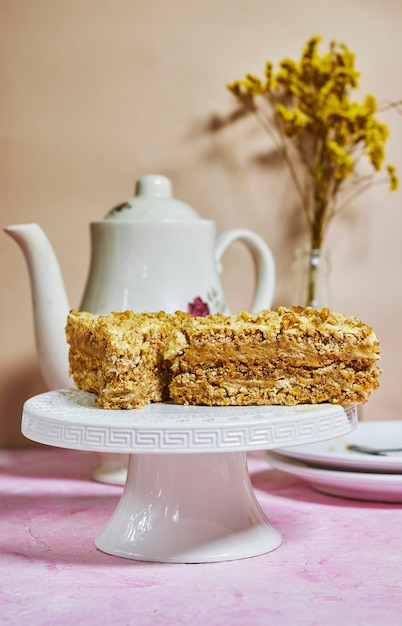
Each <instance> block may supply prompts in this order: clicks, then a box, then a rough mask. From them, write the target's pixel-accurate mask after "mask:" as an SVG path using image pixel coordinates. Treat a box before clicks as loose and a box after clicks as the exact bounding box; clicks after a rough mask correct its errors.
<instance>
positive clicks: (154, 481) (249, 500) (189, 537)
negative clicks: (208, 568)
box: [95, 452, 281, 563]
mask: <svg viewBox="0 0 402 626" xmlns="http://www.w3.org/2000/svg"><path fill="white" fill-rule="evenodd" d="M280 544H281V535H280V533H279V532H278V531H277V530H276V529H275V528H274V527H273V526H272V525H271V524H270V522H269V521H268V520H267V518H266V517H265V515H264V513H263V511H262V510H261V508H260V506H259V504H258V502H257V500H256V498H255V495H254V491H253V488H252V486H251V483H250V478H249V473H248V468H247V459H246V453H245V452H228V453H225V452H222V453H207V454H203V453H197V454H132V455H130V459H129V467H128V474H127V482H126V485H125V488H124V492H123V495H122V497H121V499H120V502H119V505H118V506H117V509H116V510H115V512H114V514H113V516H112V517H111V519H110V520H109V522H108V523H107V524H106V526H105V527H104V529H103V530H102V531H101V532H100V533H99V534H98V536H97V537H96V539H95V545H96V547H97V548H99V549H100V550H102V551H103V552H107V553H108V554H112V555H114V556H121V557H125V558H128V559H136V560H140V561H161V562H163V563H206V562H215V561H227V560H234V559H241V558H246V557H251V556H257V555H259V554H264V553H265V552H270V551H271V550H274V549H275V548H277V547H278V546H279V545H280Z"/></svg>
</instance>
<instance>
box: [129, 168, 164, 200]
mask: <svg viewBox="0 0 402 626" xmlns="http://www.w3.org/2000/svg"><path fill="white" fill-rule="evenodd" d="M135 195H136V196H141V197H144V196H145V197H147V198H171V197H172V183H171V182H170V180H169V178H166V176H161V175H159V174H149V175H148V176H142V177H141V178H140V179H139V180H138V181H137V184H136V188H135Z"/></svg>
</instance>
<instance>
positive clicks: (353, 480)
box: [266, 452, 402, 504]
mask: <svg viewBox="0 0 402 626" xmlns="http://www.w3.org/2000/svg"><path fill="white" fill-rule="evenodd" d="M266 457H267V459H268V462H269V464H270V465H271V466H272V467H275V468H276V469H280V470H282V471H283V472H286V473H288V474H292V475H293V476H297V477H298V478H301V479H302V480H305V481H306V482H307V483H308V484H309V485H310V487H312V488H313V489H315V490H316V491H320V492H322V493H327V494H330V495H331V496H341V497H343V498H353V499H355V500H369V501H374V502H392V503H399V504H400V503H402V476H401V475H400V474H373V473H370V472H365V473H360V472H345V471H338V470H328V469H321V468H319V467H310V466H308V465H306V463H303V462H302V461H296V460H295V459H288V458H286V457H285V456H282V455H281V454H278V453H277V452H267V453H266Z"/></svg>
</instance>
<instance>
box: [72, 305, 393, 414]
mask: <svg viewBox="0 0 402 626" xmlns="http://www.w3.org/2000/svg"><path fill="white" fill-rule="evenodd" d="M66 334H67V341H68V343H69V344H70V350H69V361H70V373H71V374H72V376H73V379H74V382H75V384H76V386H77V387H78V388H79V389H82V390H84V391H90V392H93V393H95V394H97V401H98V403H99V405H100V406H102V407H104V408H107V409H131V408H141V407H143V406H145V405H146V404H149V403H151V402H162V401H164V400H172V401H173V402H176V403H178V404H205V405H261V404H281V405H295V404H317V403H325V402H327V403H328V402H329V403H336V404H349V403H364V402H366V401H367V399H368V397H369V396H370V394H371V393H372V391H374V390H375V389H376V388H377V387H378V385H379V382H378V381H379V376H380V373H381V371H380V369H379V367H378V360H379V357H380V346H379V342H378V340H377V337H376V335H375V334H374V332H373V330H372V328H370V327H369V326H367V325H366V324H365V323H364V322H362V321H360V320H358V319H356V318H354V317H346V316H344V315H342V314H339V313H333V312H331V311H329V310H328V309H326V308H325V309H321V310H315V309H312V308H302V307H293V308H292V309H287V308H284V307H280V308H278V309H276V310H275V311H271V310H264V311H261V312H259V313H256V314H251V313H247V312H243V313H241V314H240V315H238V316H233V315H232V316H228V315H221V314H215V315H207V316H206V317H193V316H192V315H189V314H186V313H181V312H178V313H176V314H166V313H164V312H159V313H134V312H133V311H125V312H123V313H110V314H109V315H95V314H91V313H87V312H77V311H71V312H70V314H69V316H68V321H67V328H66Z"/></svg>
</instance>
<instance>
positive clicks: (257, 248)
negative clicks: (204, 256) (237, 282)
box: [215, 228, 275, 313]
mask: <svg viewBox="0 0 402 626" xmlns="http://www.w3.org/2000/svg"><path fill="white" fill-rule="evenodd" d="M234 241H241V242H242V243H244V244H245V246H246V247H247V248H248V249H249V250H250V252H251V255H252V257H253V260H254V265H255V270H256V278H257V283H256V288H255V294H254V300H253V304H252V306H251V312H252V313H255V312H257V311H260V310H261V309H269V308H270V307H271V305H272V300H273V297H274V291H275V262H274V259H273V256H272V252H271V250H270V248H269V247H268V245H267V244H266V243H265V241H264V240H263V239H262V237H260V236H259V235H257V234H256V233H253V232H252V231H251V230H246V229H244V228H231V229H229V230H225V231H224V232H223V233H219V234H218V236H217V238H216V247H215V258H216V262H217V265H218V271H219V272H221V270H222V265H221V259H222V257H223V255H224V253H225V252H226V250H227V248H228V247H229V246H230V244H231V243H233V242H234Z"/></svg>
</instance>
